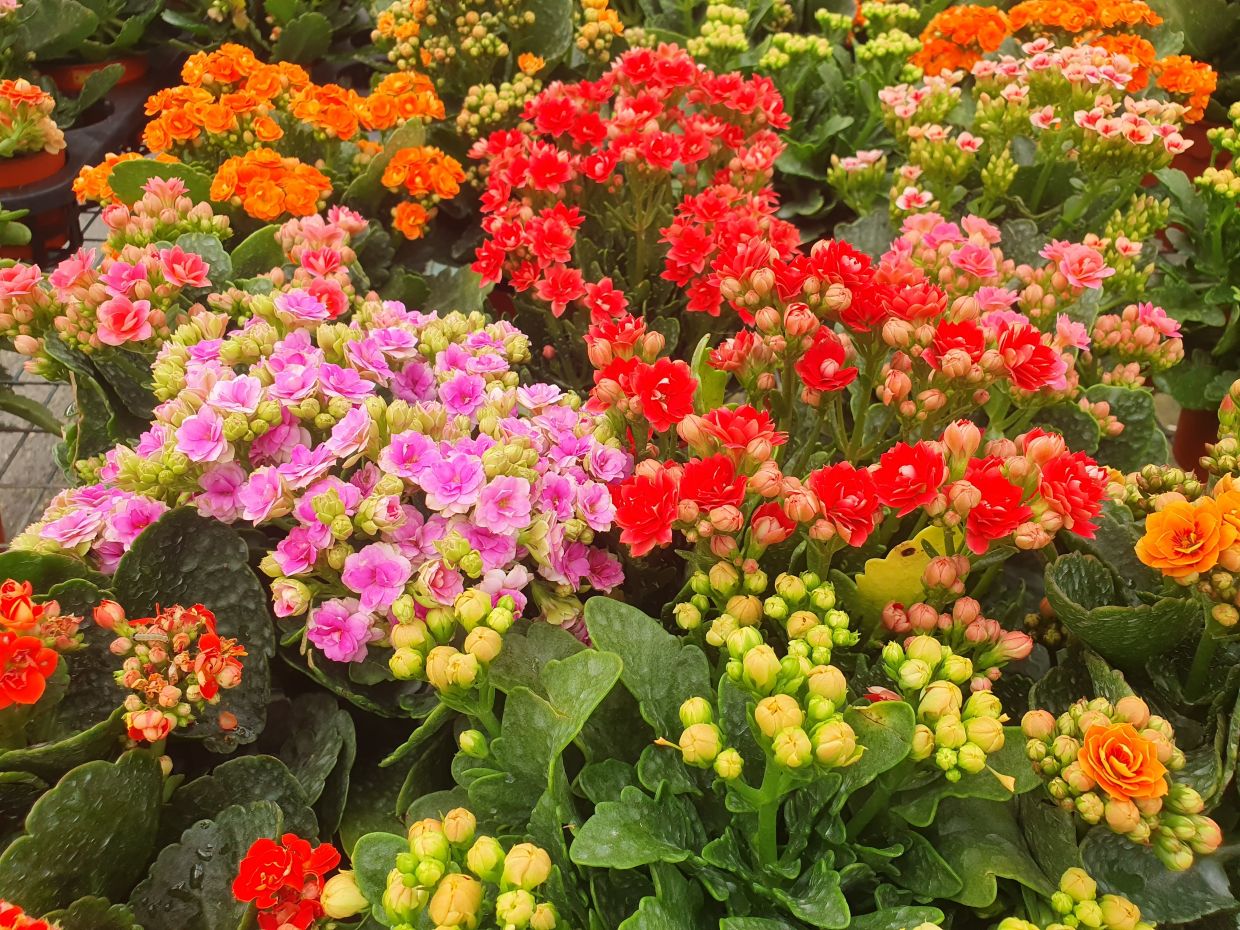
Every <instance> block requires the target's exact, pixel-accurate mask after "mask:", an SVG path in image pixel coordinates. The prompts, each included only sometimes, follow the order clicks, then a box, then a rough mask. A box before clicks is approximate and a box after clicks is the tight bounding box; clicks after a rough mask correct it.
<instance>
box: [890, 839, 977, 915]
mask: <svg viewBox="0 0 1240 930" xmlns="http://www.w3.org/2000/svg"><path fill="white" fill-rule="evenodd" d="M896 838H897V839H898V840H899V841H900V843H901V844H902V845H903V846H904V852H903V853H902V854H901V855H900V856H899V858H897V859H896V861H895V863H894V865H895V866H896V867H897V868H898V869H899V870H900V871H899V875H898V877H897V878H896V879H895V880H896V881H897V882H898V883H899V884H900V885H901V886H902V887H904V888H907V889H909V890H910V891H912V892H913V893H914V894H915V895H917V896H918V897H919V898H922V899H931V898H953V897H955V896H956V895H958V894H960V892H961V890H962V889H963V888H964V882H963V881H961V879H960V876H959V875H957V874H956V872H955V870H953V869H952V867H951V866H950V865H948V864H947V861H946V860H945V859H944V858H943V857H942V856H940V855H939V853H938V851H937V850H936V849H935V848H934V843H932V842H931V841H930V840H928V839H926V837H924V836H922V835H921V834H920V833H914V832H912V831H909V832H907V833H900V834H897V836H896Z"/></svg>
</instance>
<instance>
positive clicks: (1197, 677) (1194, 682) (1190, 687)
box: [1184, 614, 1218, 701]
mask: <svg viewBox="0 0 1240 930" xmlns="http://www.w3.org/2000/svg"><path fill="white" fill-rule="evenodd" d="M1210 626H1211V621H1210V617H1209V615H1208V614H1207V616H1206V623H1205V626H1204V627H1203V628H1202V630H1201V639H1199V640H1197V651H1196V652H1195V653H1193V665H1192V668H1190V669H1189V670H1188V681H1187V682H1186V683H1185V684H1184V696H1185V697H1187V698H1188V699H1189V700H1190V701H1194V700H1196V699H1197V698H1199V697H1201V695H1202V694H1203V693H1204V691H1205V684H1206V679H1207V678H1208V677H1209V675H1210V664H1211V663H1212V662H1213V661H1214V653H1215V651H1216V650H1217V649H1218V640H1217V639H1215V638H1214V631H1213V630H1212V629H1210Z"/></svg>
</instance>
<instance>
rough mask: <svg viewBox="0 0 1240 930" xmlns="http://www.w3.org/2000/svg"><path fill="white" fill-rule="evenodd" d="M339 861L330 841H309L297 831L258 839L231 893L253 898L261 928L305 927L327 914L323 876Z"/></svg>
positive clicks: (297, 929) (287, 929)
mask: <svg viewBox="0 0 1240 930" xmlns="http://www.w3.org/2000/svg"><path fill="white" fill-rule="evenodd" d="M339 864H340V853H339V852H337V851H336V849H335V848H334V847H333V846H331V845H330V844H327V843H324V844H323V845H321V846H315V847H311V846H310V844H309V843H308V842H306V841H305V840H303V839H302V838H301V837H299V836H297V835H296V834H295V833H286V834H284V836H283V837H281V839H280V842H279V843H277V842H275V840H270V839H267V838H266V837H264V838H262V839H259V840H255V841H254V843H253V845H251V846H250V848H249V851H247V852H246V854H245V858H243V859H242V860H241V863H240V865H239V866H238V870H237V877H236V878H235V879H233V884H232V892H233V897H235V898H236V899H237V900H238V901H243V902H248V901H253V902H254V905H255V907H257V908H258V926H259V927H260V928H261V930H307V928H308V927H309V926H310V925H311V924H312V923H314V921H316V920H317V919H318V918H320V917H322V916H323V905H322V904H321V903H320V902H319V898H320V896H321V895H322V891H323V877H324V876H325V875H326V874H327V873H328V872H330V871H331V870H332V869H334V868H335V867H336V866H338V865H339Z"/></svg>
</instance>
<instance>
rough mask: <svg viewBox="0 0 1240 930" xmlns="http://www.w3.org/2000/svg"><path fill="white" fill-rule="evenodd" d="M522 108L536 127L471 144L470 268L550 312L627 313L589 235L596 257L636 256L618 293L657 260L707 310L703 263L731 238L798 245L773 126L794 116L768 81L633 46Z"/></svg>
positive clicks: (711, 307)
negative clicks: (594, 75)
mask: <svg viewBox="0 0 1240 930" xmlns="http://www.w3.org/2000/svg"><path fill="white" fill-rule="evenodd" d="M524 115H525V119H526V120H527V121H528V122H529V123H531V124H532V125H533V128H534V131H533V132H523V131H521V130H510V131H501V132H496V133H494V134H493V135H491V137H490V138H488V139H486V140H484V141H480V142H479V143H478V144H477V145H476V146H475V147H474V150H473V151H472V152H471V154H472V155H473V156H474V157H475V158H479V159H482V160H483V161H484V165H483V169H482V170H483V173H484V174H485V175H486V179H487V188H486V191H485V193H484V194H483V197H482V209H483V212H484V213H485V214H486V217H485V219H484V221H483V229H484V231H485V232H486V234H487V237H488V238H487V240H486V241H485V242H484V243H483V244H482V245H481V246H480V247H479V248H478V250H477V255H476V261H475V262H474V265H473V268H474V270H475V271H476V272H478V274H480V275H481V276H482V278H483V280H484V281H492V282H498V281H500V280H501V278H503V277H504V276H505V275H506V276H507V277H508V279H509V280H510V282H511V283H512V285H513V287H514V288H515V289H516V290H517V291H519V292H532V293H533V294H534V295H535V297H536V298H537V301H538V302H539V303H540V304H541V305H542V306H544V307H546V308H547V309H549V310H550V312H551V313H552V314H553V315H555V316H556V317H559V316H561V315H562V314H564V312H565V311H566V310H567V309H568V307H569V306H571V305H573V304H576V303H580V304H582V305H584V306H585V307H587V308H588V309H589V310H590V311H591V315H592V317H593V318H595V319H599V318H606V317H609V316H613V315H614V314H615V313H616V312H617V310H618V309H619V310H622V309H623V307H624V302H623V301H622V300H619V299H616V298H614V297H613V296H612V295H613V293H614V288H613V278H611V277H607V278H603V279H602V280H599V281H591V280H589V279H588V278H587V277H586V273H587V271H588V266H587V264H586V262H584V261H583V260H582V256H581V255H579V246H580V245H582V244H583V243H584V244H585V245H586V246H587V247H588V248H589V250H590V252H589V254H590V255H599V254H601V253H603V252H604V251H605V247H606V246H607V245H611V244H614V245H615V246H616V247H617V249H618V250H619V251H621V252H629V251H630V248H632V249H633V250H634V251H633V254H632V256H631V259H632V260H631V262H630V263H629V265H628V266H627V267H628V274H627V280H625V274H624V272H616V274H618V275H619V276H620V283H621V286H622V287H636V286H638V285H639V284H641V283H642V282H643V281H644V280H645V279H646V278H647V277H648V276H650V275H653V274H654V271H655V267H654V262H655V261H656V260H661V262H662V265H663V270H662V277H663V278H664V279H665V280H668V281H671V282H674V283H675V284H676V285H678V286H679V287H681V288H683V289H684V290H685V291H686V293H687V295H688V309H689V310H691V311H694V312H702V313H710V314H714V315H717V314H718V313H719V307H720V305H721V300H720V297H719V294H718V287H717V284H716V283H715V282H714V280H713V278H712V275H711V273H710V268H711V264H712V262H713V260H714V259H715V257H716V256H717V255H718V254H719V253H720V251H721V250H722V249H723V248H725V247H727V244H729V243H733V242H737V241H745V240H749V239H755V238H757V239H762V240H763V241H766V242H768V243H770V246H771V247H773V248H775V249H776V250H777V251H779V252H780V253H786V252H788V251H790V250H791V249H792V248H793V247H794V246H795V243H796V240H797V235H796V231H795V229H794V228H793V227H792V226H791V225H790V224H788V223H786V222H784V221H782V220H779V219H777V218H776V217H775V216H774V214H775V210H776V207H777V202H776V199H775V195H774V193H773V191H772V190H771V189H770V187H769V182H770V179H771V176H772V173H773V168H774V163H775V159H776V158H777V157H778V156H779V154H780V152H781V151H782V148H783V146H782V143H781V142H780V141H779V139H778V136H777V135H776V132H775V131H776V130H778V129H782V128H784V127H786V126H787V125H788V122H789V120H788V116H787V114H785V113H784V110H783V100H782V98H781V97H780V95H779V93H778V92H777V91H776V89H775V86H774V84H773V83H772V82H771V81H770V80H769V79H768V78H765V77H761V76H755V77H749V78H744V77H741V76H740V75H739V74H737V73H729V74H716V73H714V72H712V71H709V70H707V69H705V68H702V67H699V66H698V65H697V63H695V62H694V60H693V58H692V57H691V56H690V55H689V54H688V53H687V52H685V51H684V50H682V49H680V48H677V47H676V46H673V45H661V46H660V47H659V48H658V49H648V48H639V49H634V50H632V51H630V52H627V53H626V54H624V55H622V56H620V58H618V59H617V60H616V62H615V64H614V65H613V67H612V68H611V69H610V70H609V71H608V72H607V73H606V74H604V75H603V76H602V77H601V78H600V79H599V80H597V81H582V82H579V83H576V84H561V83H553V84H551V85H550V86H549V87H548V88H547V89H546V90H545V91H543V92H542V93H541V94H539V95H538V96H537V97H536V98H534V99H533V100H532V101H530V103H529V104H528V105H527V107H526V111H525V114H524ZM682 198H683V199H682ZM664 210H666V211H667V213H672V211H673V210H674V213H673V215H672V219H671V222H670V224H668V225H667V226H666V227H664V228H663V229H662V230H661V232H662V239H661V240H660V241H661V242H662V243H663V244H665V245H667V247H668V248H667V251H666V252H665V253H664V254H663V256H662V257H661V259H659V258H658V257H656V256H649V257H648V256H646V255H645V254H644V243H645V239H646V237H647V236H649V235H651V234H652V233H653V232H654V229H653V228H652V227H651V225H650V224H651V223H661V222H665V221H666V216H667V213H664V212H663V211H664ZM617 216H619V217H620V219H619V220H617ZM621 226H624V227H627V228H624V229H622V230H619V231H620V232H621V236H619V237H618V236H617V235H616V233H617V230H618V227H621ZM595 288H601V289H602V293H601V294H600V293H596V291H595V290H594V289H595Z"/></svg>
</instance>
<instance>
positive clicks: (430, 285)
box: [423, 265, 495, 314]
mask: <svg viewBox="0 0 1240 930" xmlns="http://www.w3.org/2000/svg"><path fill="white" fill-rule="evenodd" d="M426 284H427V291H426V299H425V301H424V303H423V309H424V310H426V311H427V312H435V313H441V314H442V313H451V312H452V311H454V310H459V311H461V312H462V313H470V312H472V311H474V310H482V309H483V308H484V307H485V306H486V297H487V294H489V293H491V291H492V290H493V289H494V287H495V285H494V284H483V283H482V277H481V276H480V275H479V274H478V273H477V272H476V271H474V270H473V269H472V268H470V267H469V266H468V265H465V266H462V267H460V268H450V269H448V270H446V271H440V272H438V273H436V274H434V275H432V276H431V277H429V278H427V279H426Z"/></svg>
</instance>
